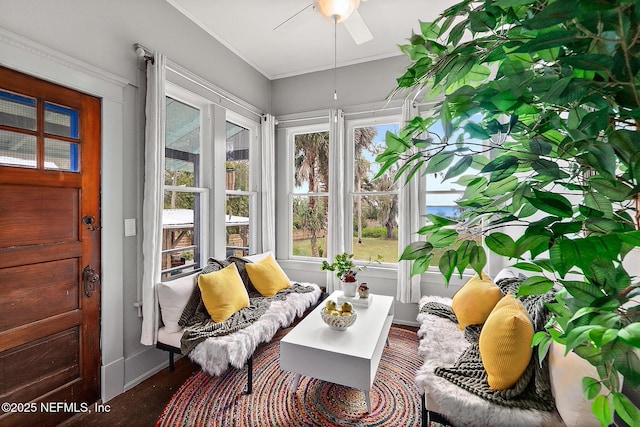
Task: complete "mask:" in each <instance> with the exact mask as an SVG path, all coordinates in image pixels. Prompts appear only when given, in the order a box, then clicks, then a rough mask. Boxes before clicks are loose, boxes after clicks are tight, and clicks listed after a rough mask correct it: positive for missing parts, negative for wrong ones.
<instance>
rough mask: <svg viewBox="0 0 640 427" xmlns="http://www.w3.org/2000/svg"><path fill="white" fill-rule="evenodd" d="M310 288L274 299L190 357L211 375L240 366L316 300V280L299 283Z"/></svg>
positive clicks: (208, 340) (317, 290)
mask: <svg viewBox="0 0 640 427" xmlns="http://www.w3.org/2000/svg"><path fill="white" fill-rule="evenodd" d="M299 286H300V288H309V289H310V292H304V293H298V292H294V293H289V294H288V295H287V297H286V299H274V300H272V301H271V303H270V304H269V305H268V308H267V309H266V311H265V312H264V314H262V315H261V316H260V317H259V318H258V319H257V320H256V321H254V322H253V323H251V324H250V325H248V326H247V327H245V328H242V329H239V330H238V331H236V332H234V333H232V334H227V335H220V336H217V337H211V338H207V339H205V340H204V341H202V342H201V343H200V344H198V345H196V346H195V348H194V349H193V350H191V352H190V353H189V359H191V360H192V361H193V362H195V363H197V364H198V365H200V367H201V368H202V370H203V371H204V372H206V373H208V374H209V375H221V374H222V373H223V372H225V371H226V370H227V369H228V368H229V365H231V366H233V367H234V368H237V369H241V368H242V367H243V366H244V365H245V363H246V361H247V360H248V359H249V357H251V355H252V354H253V353H254V352H255V350H256V348H258V345H260V343H263V342H268V341H270V340H271V338H273V336H274V335H275V334H276V333H277V332H278V330H279V329H281V328H285V327H287V326H289V325H291V323H293V321H294V320H295V319H296V317H300V316H302V315H303V314H304V312H305V310H307V309H308V308H309V307H311V306H312V305H313V304H315V303H317V302H318V300H319V299H320V295H321V293H322V292H321V290H320V287H319V286H318V285H316V284H315V283H304V282H302V283H300V284H299Z"/></svg>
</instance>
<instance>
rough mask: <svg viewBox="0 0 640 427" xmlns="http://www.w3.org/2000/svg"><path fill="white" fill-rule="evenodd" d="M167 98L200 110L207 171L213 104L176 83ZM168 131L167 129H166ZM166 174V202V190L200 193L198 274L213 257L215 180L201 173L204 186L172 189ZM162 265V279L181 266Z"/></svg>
mask: <svg viewBox="0 0 640 427" xmlns="http://www.w3.org/2000/svg"><path fill="white" fill-rule="evenodd" d="M165 98H172V99H175V100H176V101H179V102H181V103H183V104H186V105H188V106H190V107H193V108H196V109H198V111H199V112H200V134H199V140H200V143H199V149H200V155H199V165H198V167H199V169H200V170H201V171H202V170H203V166H204V165H205V164H206V163H207V162H205V160H206V158H208V157H207V155H208V153H209V150H207V149H206V148H205V146H206V145H207V141H210V140H211V129H210V128H209V120H208V114H207V106H208V104H209V103H210V102H208V101H207V100H206V99H205V98H203V97H201V96H199V95H197V94H195V93H193V92H190V91H188V90H186V89H184V88H182V87H180V86H178V85H176V84H174V83H171V82H169V81H167V82H166V90H165ZM165 132H166V130H165ZM163 149H164V150H166V143H165V147H164V148H163ZM163 156H164V158H165V159H166V151H165V152H164V153H163ZM164 171H166V167H165V168H164ZM164 171H163V174H162V175H163V181H162V194H163V200H164V193H165V191H176V192H180V193H198V194H199V195H200V202H199V207H198V208H199V212H195V207H194V235H195V236H197V239H198V242H197V243H196V242H193V245H192V246H193V247H197V248H198V249H199V258H200V259H199V260H198V261H197V262H196V261H195V260H194V264H196V263H198V267H197V268H194V270H193V271H197V270H200V269H201V268H202V267H203V266H204V265H205V264H206V260H207V258H208V256H209V252H208V248H209V240H210V239H209V222H208V221H207V218H209V216H210V215H209V212H210V211H209V196H210V192H211V181H210V180H209V179H207V174H203V173H201V174H200V183H199V184H198V183H194V184H198V185H197V186H193V187H187V186H171V185H165V184H164ZM161 203H162V204H163V209H164V202H161ZM198 216H199V222H200V223H199V225H198V227H199V232H198V233H195V230H196V224H195V222H196V218H197V217H198ZM162 230H163V231H164V226H163V227H162ZM195 252H196V254H198V251H195ZM161 253H162V255H164V254H165V253H170V252H168V251H167V250H162V251H161ZM160 263H161V268H160V270H161V276H162V275H165V274H166V273H170V272H172V271H179V270H180V267H173V268H172V267H170V268H168V269H162V257H161V259H160ZM193 271H188V272H185V273H181V274H174V275H168V276H166V277H162V279H161V280H162V281H169V280H173V279H175V278H177V277H181V276H183V275H188V274H192V273H193Z"/></svg>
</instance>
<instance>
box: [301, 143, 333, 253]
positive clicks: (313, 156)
mask: <svg viewBox="0 0 640 427" xmlns="http://www.w3.org/2000/svg"><path fill="white" fill-rule="evenodd" d="M294 163H295V171H296V173H295V176H294V182H295V186H296V187H302V186H304V185H305V184H307V185H308V191H309V193H319V192H326V191H328V183H329V132H314V133H306V134H301V135H296V137H295V147H294ZM317 202H318V200H317V196H313V195H312V196H310V197H309V204H308V212H307V213H306V215H305V216H307V219H308V218H315V219H316V220H314V221H304V222H303V223H302V224H303V227H304V228H307V229H308V230H309V231H310V233H311V254H312V256H314V257H319V256H320V248H319V245H318V237H319V236H318V234H319V232H320V231H321V230H322V229H326V218H327V212H326V210H327V204H326V203H317ZM318 209H322V210H323V211H324V212H317V210H318ZM318 218H321V219H322V222H321V223H320V222H319V221H317V219H318ZM325 249H326V248H325ZM324 253H326V250H325V251H324Z"/></svg>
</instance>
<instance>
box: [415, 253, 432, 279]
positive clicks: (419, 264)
mask: <svg viewBox="0 0 640 427" xmlns="http://www.w3.org/2000/svg"><path fill="white" fill-rule="evenodd" d="M431 258H433V254H432V253H430V254H428V255H426V256H422V257H420V258H417V259H416V260H415V261H413V263H412V264H411V276H416V275H420V274H422V273H424V272H425V271H427V269H428V268H429V264H430V263H431Z"/></svg>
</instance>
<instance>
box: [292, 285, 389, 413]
mask: <svg viewBox="0 0 640 427" xmlns="http://www.w3.org/2000/svg"><path fill="white" fill-rule="evenodd" d="M339 295H342V291H336V292H334V293H332V294H331V295H329V298H330V299H333V300H334V301H336V300H337V298H338V296H339ZM323 307H324V303H321V304H320V305H319V306H318V307H316V309H315V310H313V311H312V312H311V313H309V314H308V315H307V317H305V318H304V319H303V320H302V321H301V322H300V323H298V325H296V326H295V327H294V328H293V329H292V330H291V331H290V332H289V333H288V334H287V335H285V336H284V338H282V340H280V369H282V370H284V371H289V372H293V373H295V374H296V375H295V377H294V380H293V384H292V388H293V390H294V391H295V390H296V389H297V388H298V382H299V381H300V375H306V376H309V377H312V378H317V379H320V380H324V381H329V382H332V383H334V384H341V385H344V386H347V387H353V388H357V389H359V390H362V391H363V392H364V398H365V402H366V405H367V412H370V411H371V399H370V397H369V391H370V390H371V387H372V386H373V381H374V379H375V376H376V372H377V370H378V364H379V363H380V358H381V357H382V351H383V350H384V346H385V342H386V341H387V337H388V335H389V329H390V328H391V322H392V321H393V298H392V297H389V296H385V295H374V296H373V298H372V300H371V304H370V305H369V307H367V308H362V307H354V310H355V311H356V312H357V313H358V318H357V319H356V322H355V323H354V324H353V325H352V326H351V327H350V328H348V329H347V330H345V331H336V330H334V329H331V328H330V327H329V326H328V325H327V324H326V323H324V322H323V321H322V318H321V317H320V311H321V310H322V309H323Z"/></svg>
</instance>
